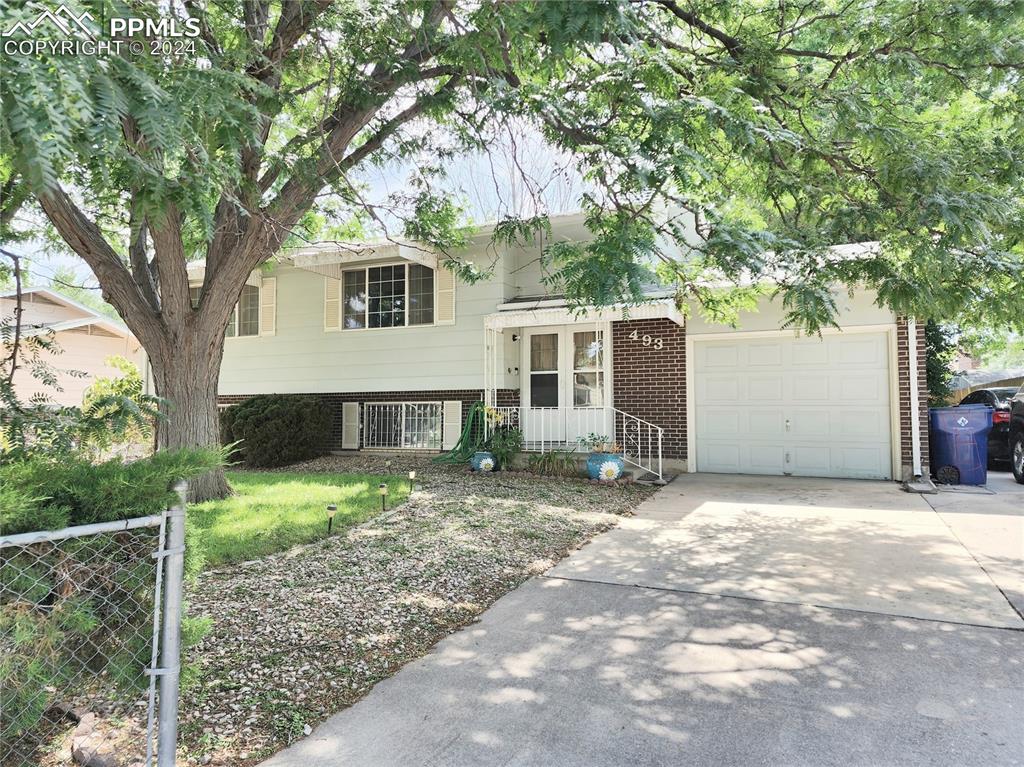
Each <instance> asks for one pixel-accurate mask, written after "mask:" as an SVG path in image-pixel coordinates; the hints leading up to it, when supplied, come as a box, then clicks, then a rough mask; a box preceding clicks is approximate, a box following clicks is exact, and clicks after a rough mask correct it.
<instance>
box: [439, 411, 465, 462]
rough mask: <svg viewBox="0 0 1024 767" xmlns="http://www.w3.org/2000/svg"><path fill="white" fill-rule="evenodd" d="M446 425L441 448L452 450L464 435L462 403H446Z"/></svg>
mask: <svg viewBox="0 0 1024 767" xmlns="http://www.w3.org/2000/svg"><path fill="white" fill-rule="evenodd" d="M443 421H444V424H443V426H442V431H441V447H443V448H444V449H445V450H451V449H452V448H453V447H455V443H456V442H458V441H459V436H460V435H461V434H462V402H461V401H459V400H457V399H449V400H445V401H444V418H443Z"/></svg>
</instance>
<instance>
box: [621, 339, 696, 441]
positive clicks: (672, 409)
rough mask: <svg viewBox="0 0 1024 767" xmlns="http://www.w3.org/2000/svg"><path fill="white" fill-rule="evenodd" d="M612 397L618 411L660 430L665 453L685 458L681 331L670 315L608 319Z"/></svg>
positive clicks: (684, 379) (683, 358) (684, 388)
mask: <svg viewBox="0 0 1024 767" xmlns="http://www.w3.org/2000/svg"><path fill="white" fill-rule="evenodd" d="M634 331H635V332H636V338H635V339H634V338H632V336H633V333H634ZM645 337H649V339H650V343H649V344H647V345H645V343H644V340H645ZM659 340H660V342H661V344H660V348H658V346H659V345H658V341H659ZM612 399H613V404H614V405H615V407H616V408H618V409H619V410H622V411H623V412H626V413H629V414H630V415H635V416H637V417H638V418H642V419H644V420H645V421H650V422H651V423H653V424H654V425H655V426H660V427H661V428H663V429H664V430H665V434H664V437H663V442H662V455H663V456H664V457H665V458H675V459H685V458H686V331H685V330H684V329H683V328H681V327H680V326H679V325H677V324H676V323H674V322H673V321H672V320H669V319H654V320H629V321H623V322H613V323H612ZM616 439H621V436H620V435H616Z"/></svg>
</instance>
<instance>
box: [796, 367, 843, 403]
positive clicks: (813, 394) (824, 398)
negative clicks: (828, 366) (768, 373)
mask: <svg viewBox="0 0 1024 767" xmlns="http://www.w3.org/2000/svg"><path fill="white" fill-rule="evenodd" d="M830 384H831V381H830V377H829V376H828V375H827V374H825V373H809V374H807V375H802V376H799V377H797V378H794V379H793V391H792V398H793V399H796V400H803V401H805V402H815V401H820V402H828V401H830V400H831V399H832V396H833V395H832V393H831V392H830V389H831V385H830Z"/></svg>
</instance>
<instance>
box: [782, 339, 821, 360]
mask: <svg viewBox="0 0 1024 767" xmlns="http://www.w3.org/2000/svg"><path fill="white" fill-rule="evenodd" d="M791 343H792V344H793V346H792V363H793V365H805V366H806V365H821V366H827V365H828V362H829V360H828V351H829V350H828V347H827V346H826V345H824V344H823V343H822V342H821V340H820V339H817V338H806V339H804V338H801V339H797V340H795V341H791Z"/></svg>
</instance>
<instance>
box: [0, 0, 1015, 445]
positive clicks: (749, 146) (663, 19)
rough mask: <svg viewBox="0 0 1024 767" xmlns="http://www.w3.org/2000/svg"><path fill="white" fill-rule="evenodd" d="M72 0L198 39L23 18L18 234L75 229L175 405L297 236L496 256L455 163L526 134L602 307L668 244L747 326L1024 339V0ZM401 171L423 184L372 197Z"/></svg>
mask: <svg viewBox="0 0 1024 767" xmlns="http://www.w3.org/2000/svg"><path fill="white" fill-rule="evenodd" d="M67 6H69V7H70V8H71V10H72V12H74V13H80V12H81V11H83V10H86V9H87V10H89V11H90V12H91V13H92V16H93V18H94V19H100V20H103V19H110V18H113V17H118V16H140V15H146V16H149V17H151V18H153V19H154V20H163V21H168V20H169V19H172V18H173V20H175V21H176V22H178V26H179V27H180V28H186V22H187V24H188V25H189V26H188V28H191V29H194V30H196V31H197V32H198V36H197V37H195V38H187V39H186V40H185V42H187V44H188V45H189V46H191V47H190V48H185V49H181V48H179V49H176V48H175V47H174V46H173V45H172V46H170V48H165V47H160V46H159V45H158V46H157V47H156V53H152V52H151V51H150V50H149V44H150V43H152V42H153V41H152V40H151V39H150V38H145V39H144V42H145V43H146V45H143V46H141V47H140V48H137V49H135V50H132V49H130V48H122V49H121V50H120V52H119V53H110V54H102V53H101V54H98V55H93V56H89V55H61V54H60V53H59V52H58V53H53V52H51V51H49V50H47V49H45V48H44V49H42V50H35V49H32V50H29V49H24V48H19V47H18V45H17V42H18V41H19V39H21V38H19V35H18V34H13V35H12V36H10V37H7V38H4V44H3V46H2V51H3V52H2V57H3V58H2V61H0V64H2V67H3V77H2V78H0V98H2V106H3V115H2V120H0V144H2V147H0V183H2V189H0V191H2V195H3V198H2V206H0V225H2V227H3V232H2V235H3V237H4V238H10V237H14V236H17V235H19V234H26V233H28V232H29V231H30V230H32V229H33V228H36V227H38V225H39V224H40V223H43V224H45V226H47V227H51V226H52V227H53V229H54V230H56V232H57V233H58V234H59V236H60V237H61V238H62V239H63V240H64V241H65V242H66V243H67V244H68V246H69V247H70V248H71V249H72V250H73V251H74V252H75V253H77V254H78V255H80V256H81V257H82V258H83V259H84V260H85V261H86V262H87V263H88V265H89V266H90V267H91V269H92V270H93V272H94V273H95V275H96V277H97V278H98V280H99V282H100V285H101V287H102V290H103V296H104V298H105V299H106V300H108V301H109V302H110V303H111V304H113V305H114V307H115V308H116V309H117V310H118V312H119V314H120V315H121V316H122V317H123V318H124V319H125V321H126V322H127V324H128V325H129V327H130V328H131V329H132V331H133V332H134V333H135V334H136V336H138V338H139V339H140V341H141V342H142V343H143V345H144V346H145V347H146V350H147V352H148V353H149V356H150V359H151V361H152V363H153V366H154V374H155V381H156V384H157V389H158V393H159V394H160V395H161V396H162V397H164V398H166V399H167V400H169V401H171V402H174V401H179V402H181V401H185V400H189V398H191V397H199V396H202V397H205V398H206V399H209V400H211V402H212V398H213V397H214V396H215V386H216V376H217V371H218V369H219V363H220V357H221V354H222V342H223V329H224V327H225V325H226V323H227V321H228V317H229V315H230V313H231V311H232V307H233V306H234V303H235V302H236V301H237V299H238V295H239V293H240V292H241V289H242V286H243V285H244V283H245V280H246V278H247V277H248V275H249V274H250V273H251V272H252V270H254V269H255V268H257V267H259V265H260V264H262V263H264V262H266V261H267V260H268V259H271V258H273V257H274V256H275V254H277V253H278V252H279V251H280V250H281V248H282V246H284V245H286V244H287V243H288V242H301V241H303V240H307V239H318V238H321V237H324V236H329V237H338V238H345V237H355V236H359V235H361V234H365V233H370V232H376V233H378V234H379V233H380V232H381V231H382V230H386V234H387V235H388V236H401V237H406V238H411V239H415V240H418V241H420V242H422V243H424V244H426V245H427V246H429V247H431V248H433V249H436V250H438V251H440V252H441V253H443V254H446V255H447V256H448V260H447V265H448V266H449V267H450V268H453V269H455V270H456V271H458V272H459V273H460V274H461V275H462V276H463V277H464V278H466V279H474V278H476V277H478V276H479V273H478V272H477V271H476V270H475V269H474V267H473V265H471V264H468V263H463V262H462V261H461V260H460V258H459V247H460V245H461V244H462V243H464V242H465V241H466V236H467V230H466V228H465V225H466V224H467V221H466V216H465V212H464V210H463V207H462V196H461V194H460V190H459V189H458V188H456V187H455V186H454V185H453V184H452V183H451V179H449V178H446V175H447V174H448V173H449V172H450V170H451V168H452V167H453V166H454V165H455V164H456V160H457V159H458V158H459V157H460V156H468V155H474V154H480V153H486V152H488V151H489V149H491V148H492V147H493V146H494V144H495V141H496V137H497V136H499V135H501V134H503V132H507V131H521V130H526V131H528V132H531V134H532V135H535V136H538V135H539V136H541V137H543V140H544V141H545V142H546V143H547V145H548V147H549V148H550V150H551V152H552V156H556V155H557V156H559V157H566V158H568V160H569V162H571V163H572V164H573V166H574V169H575V171H576V172H577V173H578V174H579V175H581V176H582V178H583V180H584V184H583V191H582V193H581V195H580V199H579V205H580V207H581V208H582V209H583V210H584V211H585V212H586V215H587V222H588V226H589V228H590V230H591V232H592V233H593V239H592V240H590V241H588V242H585V243H556V244H550V245H549V246H548V247H546V249H545V251H544V258H545V259H546V261H547V266H548V270H549V272H550V273H551V274H552V279H553V280H554V281H556V282H557V283H558V285H559V290H560V292H563V293H565V294H566V295H567V296H568V297H569V299H570V300H572V301H574V302H576V303H597V304H607V303H610V302H614V301H621V300H627V301H628V300H633V299H637V298H639V293H640V289H641V286H642V284H643V282H644V281H645V279H646V277H647V276H648V275H649V271H648V267H649V266H650V264H651V263H656V264H657V265H658V269H659V270H660V272H661V273H662V276H663V277H664V278H666V279H667V280H670V281H672V282H674V283H677V284H678V285H679V293H680V295H679V297H680V299H681V302H682V300H683V299H695V300H696V301H697V303H698V304H699V305H700V306H702V307H703V309H704V310H705V311H706V312H708V313H709V314H711V315H713V316H717V317H721V318H728V317H729V316H731V314H732V312H733V311H734V310H735V309H736V307H737V306H739V305H740V304H741V303H742V302H749V301H750V298H751V296H750V290H749V286H751V285H756V284H764V283H766V282H767V283H768V284H769V288H768V289H769V290H771V291H778V293H779V294H780V295H781V300H782V302H783V305H784V307H785V309H786V312H787V320H788V322H789V324H791V325H793V326H795V327H799V328H803V329H806V330H809V331H812V332H813V331H817V330H820V329H821V328H822V327H824V326H827V325H829V324H834V323H835V322H836V311H837V310H836V297H835V289H836V286H846V287H847V288H849V289H851V290H852V289H854V288H856V287H861V286H866V287H869V288H872V289H874V290H876V291H877V292H878V295H879V300H880V301H881V302H882V303H883V304H885V305H887V306H889V307H891V308H893V309H894V310H896V311H898V312H901V313H907V314H913V315H916V316H919V317H925V318H931V319H937V320H947V321H956V320H962V319H964V318H968V319H970V320H971V321H972V322H973V323H974V324H988V325H992V326H1004V327H1005V326H1011V327H1014V328H1016V329H1017V330H1018V331H1020V330H1024V245H1022V240H1021V236H1022V230H1024V209H1022V193H1021V189H1022V185H1021V178H1022V167H1024V131H1022V122H1024V108H1022V107H1024V104H1022V99H1021V96H1022V78H1021V74H1022V68H1024V0H961V1H960V2H956V3H950V2H948V0H806V1H804V2H799V3H791V2H788V0H734V1H730V2H725V1H724V0H633V1H631V2H630V1H627V0H596V1H594V2H572V1H571V0H560V1H559V0H551V1H545V2H533V1H526V0H524V1H521V2H492V1H490V0H484V1H483V2H478V1H476V0H474V1H473V2H469V1H468V0H467V1H465V2H464V1H463V0H408V1H405V2H399V1H397V0H338V1H337V2H332V1H331V0H290V1H282V0H217V2H203V0H174V1H173V2H169V3H163V2H161V3H156V2H132V3H127V2H121V0H92V1H91V2H83V1H81V0H79V1H78V2H74V1H73V2H68V3H67ZM0 8H2V11H3V18H4V20H5V23H6V24H9V25H13V24H15V23H16V22H18V21H21V22H25V23H30V22H31V20H32V19H33V18H34V17H35V15H37V14H38V9H36V8H35V7H34V6H31V7H30V6H29V5H27V4H21V3H10V2H9V1H8V0H0ZM10 28H11V27H8V29H10ZM105 34H106V33H105V32H104V30H103V29H101V28H99V27H98V26H97V28H96V29H95V30H94V35H95V36H96V37H97V38H103V37H104V36H105ZM135 42H139V41H138V40H135ZM156 42H160V41H156ZM172 42H173V41H172ZM178 42H181V41H178ZM12 43H13V44H12ZM374 166H377V167H403V168H406V169H407V170H408V179H407V181H406V183H405V184H403V185H402V186H401V188H400V189H399V190H398V191H396V192H394V193H392V194H391V195H389V196H388V197H387V198H386V199H368V197H367V190H366V186H365V183H363V181H362V179H363V178H364V175H363V174H364V173H365V170H366V169H367V168H368V167H374ZM522 172H523V174H524V175H526V174H527V169H526V168H525V166H524V167H523V169H522ZM524 188H528V189H530V188H536V187H534V186H531V185H530V183H529V180H528V179H524ZM540 202H541V201H540V200H538V203H540ZM40 211H41V215H40ZM547 213H548V211H547V210H546V209H545V208H544V207H543V205H542V204H538V205H537V206H535V207H534V209H532V210H521V211H512V212H510V213H508V214H507V215H503V216H502V220H500V221H499V222H498V225H497V226H496V227H495V228H494V230H493V231H494V237H495V239H497V240H511V239H526V238H530V237H531V236H533V235H535V234H537V233H538V232H540V231H543V230H544V229H545V228H547V227H548V218H547ZM843 243H862V244H864V245H865V246H864V247H861V248H858V249H856V250H853V251H851V250H850V249H833V248H830V246H834V245H838V244H843ZM681 246H682V247H681ZM851 253H855V254H856V256H855V257H853V256H851ZM196 259H204V260H205V272H204V277H203V284H202V288H201V297H200V299H199V305H198V306H193V305H192V302H191V299H190V295H189V289H188V288H189V285H188V276H187V273H186V264H187V263H188V262H189V261H192V260H196ZM729 286H734V287H735V288H737V289H735V290H733V291H725V290H722V288H723V287H726V288H727V287H729ZM183 370H184V371H189V374H188V375H189V376H191V377H190V378H188V380H186V376H185V374H184V373H181V372H180V371H183ZM173 371H179V372H178V373H174V372H173ZM211 379H212V381H213V383H212V387H213V388H211V384H210V381H211ZM196 392H200V393H198V394H197V393H196ZM195 420H196V424H195V425H194V426H195V428H194V429H193V434H192V436H190V437H182V438H181V443H182V444H196V440H197V439H199V437H197V436H196V434H197V433H198V432H196V431H195V429H198V431H199V432H203V431H204V430H205V433H208V434H215V433H216V413H215V408H213V406H212V405H209V406H207V407H206V409H205V411H204V413H203V416H202V418H200V419H195ZM172 423H173V422H172ZM200 443H201V442H200ZM171 446H174V444H173V443H172V444H171Z"/></svg>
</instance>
